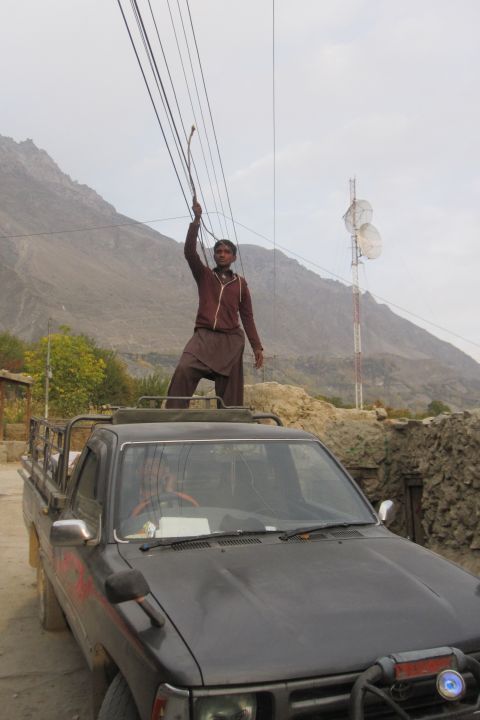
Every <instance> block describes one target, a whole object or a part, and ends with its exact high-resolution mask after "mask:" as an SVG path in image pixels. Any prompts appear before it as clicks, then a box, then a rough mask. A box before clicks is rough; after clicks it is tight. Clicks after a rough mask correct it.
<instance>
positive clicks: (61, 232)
mask: <svg viewBox="0 0 480 720" xmlns="http://www.w3.org/2000/svg"><path fill="white" fill-rule="evenodd" d="M188 218H191V215H177V216H175V217H166V218H156V219H155V220H137V221H132V222H126V223H113V224H111V225H91V226H89V227H82V228H66V229H65V230H47V231H46V232H35V233H24V234H22V235H0V239H2V240H13V239H16V238H29V237H39V236H41V235H67V234H68V233H76V232H89V231H90V230H108V229H109V228H119V227H131V226H134V225H150V224H153V223H157V222H168V221H169V220H185V219H188Z"/></svg>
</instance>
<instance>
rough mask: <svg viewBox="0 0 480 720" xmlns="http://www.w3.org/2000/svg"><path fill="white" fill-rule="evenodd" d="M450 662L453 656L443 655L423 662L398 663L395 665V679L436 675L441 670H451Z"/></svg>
mask: <svg viewBox="0 0 480 720" xmlns="http://www.w3.org/2000/svg"><path fill="white" fill-rule="evenodd" d="M452 661H453V655H443V656H442V657H436V658H426V659H424V660H412V661H410V662H399V663H396V664H395V679H396V680H409V679H412V678H418V677H426V676H428V675H437V673H439V672H441V671H442V670H447V669H448V668H451V667H452Z"/></svg>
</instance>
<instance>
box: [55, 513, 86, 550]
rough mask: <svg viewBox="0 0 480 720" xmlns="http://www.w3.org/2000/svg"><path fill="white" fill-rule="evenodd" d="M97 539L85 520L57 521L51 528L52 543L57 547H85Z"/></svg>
mask: <svg viewBox="0 0 480 720" xmlns="http://www.w3.org/2000/svg"><path fill="white" fill-rule="evenodd" d="M95 537H96V536H95V534H94V533H93V532H92V531H91V530H90V529H89V528H88V526H87V524H86V522H85V521H84V520H56V521H55V522H54V523H53V525H52V527H51V528H50V542H51V543H52V545H54V546H55V547H75V546H78V545H85V544H86V543H87V542H88V543H91V542H92V540H94V539H95Z"/></svg>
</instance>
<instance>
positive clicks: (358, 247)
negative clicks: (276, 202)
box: [343, 178, 382, 410]
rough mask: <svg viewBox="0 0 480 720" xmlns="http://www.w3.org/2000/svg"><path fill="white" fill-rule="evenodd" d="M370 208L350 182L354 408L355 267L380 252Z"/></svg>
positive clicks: (358, 396)
mask: <svg viewBox="0 0 480 720" xmlns="http://www.w3.org/2000/svg"><path fill="white" fill-rule="evenodd" d="M372 216H373V210H372V206H371V205H370V203H369V202H368V201H367V200H357V191H356V180H355V178H353V179H351V180H350V206H349V208H348V210H347V212H346V213H345V215H344V216H343V219H344V221H345V226H346V228H347V230H348V232H349V233H350V236H351V239H352V292H353V347H354V369H355V407H356V408H357V410H362V409H363V387H362V337H361V331H360V286H359V284H358V266H359V263H360V258H361V257H366V258H368V259H369V260H374V259H375V258H377V257H378V256H379V255H380V253H381V252H382V239H381V237H380V233H379V232H378V230H377V229H376V228H375V227H374V226H373V225H371V223H370V220H371V219H372Z"/></svg>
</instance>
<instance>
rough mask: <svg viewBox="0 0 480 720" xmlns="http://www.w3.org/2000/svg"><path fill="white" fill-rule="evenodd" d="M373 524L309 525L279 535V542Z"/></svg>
mask: <svg viewBox="0 0 480 720" xmlns="http://www.w3.org/2000/svg"><path fill="white" fill-rule="evenodd" d="M374 524H375V523H374V522H373V521H372V522H369V521H366V520H363V521H361V522H347V521H345V522H331V523H322V524H321V525H309V526H308V527H300V528H294V529H293V530H287V531H286V532H284V533H283V534H282V535H279V540H288V539H289V538H292V537H295V536H296V535H310V534H312V533H316V532H321V531H322V530H328V529H329V528H338V527H351V526H352V525H374Z"/></svg>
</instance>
